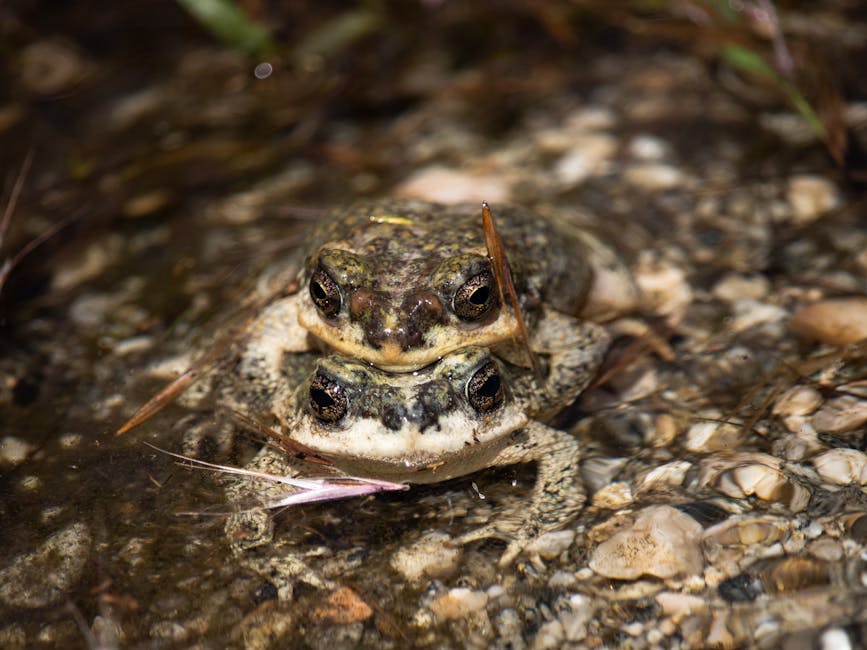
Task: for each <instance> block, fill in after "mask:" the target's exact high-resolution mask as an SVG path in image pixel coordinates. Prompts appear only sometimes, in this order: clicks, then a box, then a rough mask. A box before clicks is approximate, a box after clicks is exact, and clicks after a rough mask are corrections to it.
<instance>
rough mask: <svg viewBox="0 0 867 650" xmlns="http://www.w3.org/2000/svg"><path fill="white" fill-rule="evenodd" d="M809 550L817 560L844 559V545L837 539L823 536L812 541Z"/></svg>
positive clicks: (834, 560)
mask: <svg viewBox="0 0 867 650" xmlns="http://www.w3.org/2000/svg"><path fill="white" fill-rule="evenodd" d="M807 551H808V552H809V553H810V555H812V556H813V557H814V558H816V559H817V560H822V561H824V562H839V561H840V560H841V559H843V546H842V545H841V544H840V542H838V541H837V540H835V539H830V538H828V537H823V538H822V539H817V540H815V541H813V542H810V543H809V544H808V545H807Z"/></svg>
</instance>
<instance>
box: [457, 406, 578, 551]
mask: <svg viewBox="0 0 867 650" xmlns="http://www.w3.org/2000/svg"><path fill="white" fill-rule="evenodd" d="M513 437H514V439H513V443H512V444H511V445H509V446H508V447H506V448H505V449H503V451H501V452H500V454H499V455H498V456H497V457H496V458H495V460H494V462H493V463H492V465H497V466H500V465H513V464H515V463H526V462H530V461H536V462H537V463H538V469H537V477H536V484H535V486H534V488H533V494H532V496H531V497H530V504H529V506H527V505H525V504H522V505H521V506H520V507H518V508H515V509H514V511H512V512H506V513H500V514H498V515H497V517H496V520H495V521H491V522H490V523H488V524H487V525H485V526H483V527H481V528H479V529H477V530H474V531H471V532H469V533H466V534H465V535H462V536H461V537H459V538H458V542H459V543H461V544H466V543H469V542H473V541H476V540H480V539H487V538H497V539H505V540H506V541H508V546H507V547H506V550H505V551H504V552H503V555H502V556H501V557H500V566H501V567H505V566H508V565H509V564H511V563H512V562H513V561H514V560H515V558H516V557H517V556H518V555H519V554H520V553H521V551H523V550H524V548H525V547H526V546H527V544H529V543H530V542H532V541H533V540H534V539H536V538H538V537H539V536H540V535H543V534H545V533H550V532H553V531H556V530H559V529H560V528H562V527H563V526H564V525H565V524H566V523H567V522H568V521H569V520H570V519H572V518H573V517H574V516H575V515H577V514H578V513H579V512H580V511H581V509H582V508H583V506H584V502H585V500H586V495H585V492H584V486H583V484H582V482H581V477H580V474H579V470H578V461H579V457H580V447H579V444H578V441H577V440H576V439H575V438H574V437H572V436H571V435H570V434H568V433H567V432H565V431H560V430H558V429H554V428H552V427H549V426H546V425H544V424H541V423H539V422H531V423H530V424H528V425H527V426H526V427H524V428H523V429H520V430H519V431H516V432H515V433H514V434H513Z"/></svg>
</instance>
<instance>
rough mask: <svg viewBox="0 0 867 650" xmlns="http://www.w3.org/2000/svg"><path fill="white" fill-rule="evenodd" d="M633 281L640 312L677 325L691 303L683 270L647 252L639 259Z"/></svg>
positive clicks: (690, 291) (689, 291) (688, 286)
mask: <svg viewBox="0 0 867 650" xmlns="http://www.w3.org/2000/svg"><path fill="white" fill-rule="evenodd" d="M635 282H636V284H637V285H638V289H639V296H640V300H641V308H642V310H643V311H645V312H650V313H653V314H658V315H660V316H665V317H667V318H668V319H669V321H670V322H672V323H675V324H676V323H677V322H679V320H680V318H681V317H682V315H683V313H684V312H685V311H686V308H687V306H688V305H689V303H690V302H692V289H691V288H690V285H689V282H688V281H687V278H686V273H685V272H684V270H683V269H682V268H680V267H679V266H676V265H675V264H673V263H671V262H668V261H665V260H661V259H658V258H656V257H655V256H654V255H653V254H651V253H644V254H641V255H640V256H639V259H638V266H637V267H636V269H635Z"/></svg>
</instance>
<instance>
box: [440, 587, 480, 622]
mask: <svg viewBox="0 0 867 650" xmlns="http://www.w3.org/2000/svg"><path fill="white" fill-rule="evenodd" d="M487 604H488V595H487V594H486V593H485V592H484V591H474V590H472V589H467V588H466V587H455V588H454V589H451V590H450V591H449V592H448V593H445V594H443V595H442V596H439V597H437V598H435V599H434V600H433V601H432V602H431V603H430V605H429V608H430V610H431V611H432V612H433V613H434V615H435V616H436V617H437V619H439V620H440V621H448V620H451V619H455V618H466V616H467V615H468V614H470V613H472V612H477V611H479V610H481V609H484V608H485V605H487Z"/></svg>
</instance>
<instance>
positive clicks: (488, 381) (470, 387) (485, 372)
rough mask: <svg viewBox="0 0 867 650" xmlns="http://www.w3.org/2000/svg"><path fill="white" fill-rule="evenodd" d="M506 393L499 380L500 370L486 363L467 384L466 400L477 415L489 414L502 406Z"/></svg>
mask: <svg viewBox="0 0 867 650" xmlns="http://www.w3.org/2000/svg"><path fill="white" fill-rule="evenodd" d="M505 398H506V391H505V389H504V388H503V382H502V381H501V379H500V369H499V367H498V366H497V364H496V363H494V362H493V361H488V362H487V363H486V364H485V365H483V366H482V367H481V368H479V369H478V370H476V372H475V374H474V375H473V376H472V377H471V378H470V380H469V381H468V382H467V400H468V401H469V403H470V406H472V407H473V408H474V409H475V410H476V411H478V412H479V413H490V412H491V411H493V410H494V409H496V408H498V407H499V406H501V405H502V403H503V401H504V400H505Z"/></svg>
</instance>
